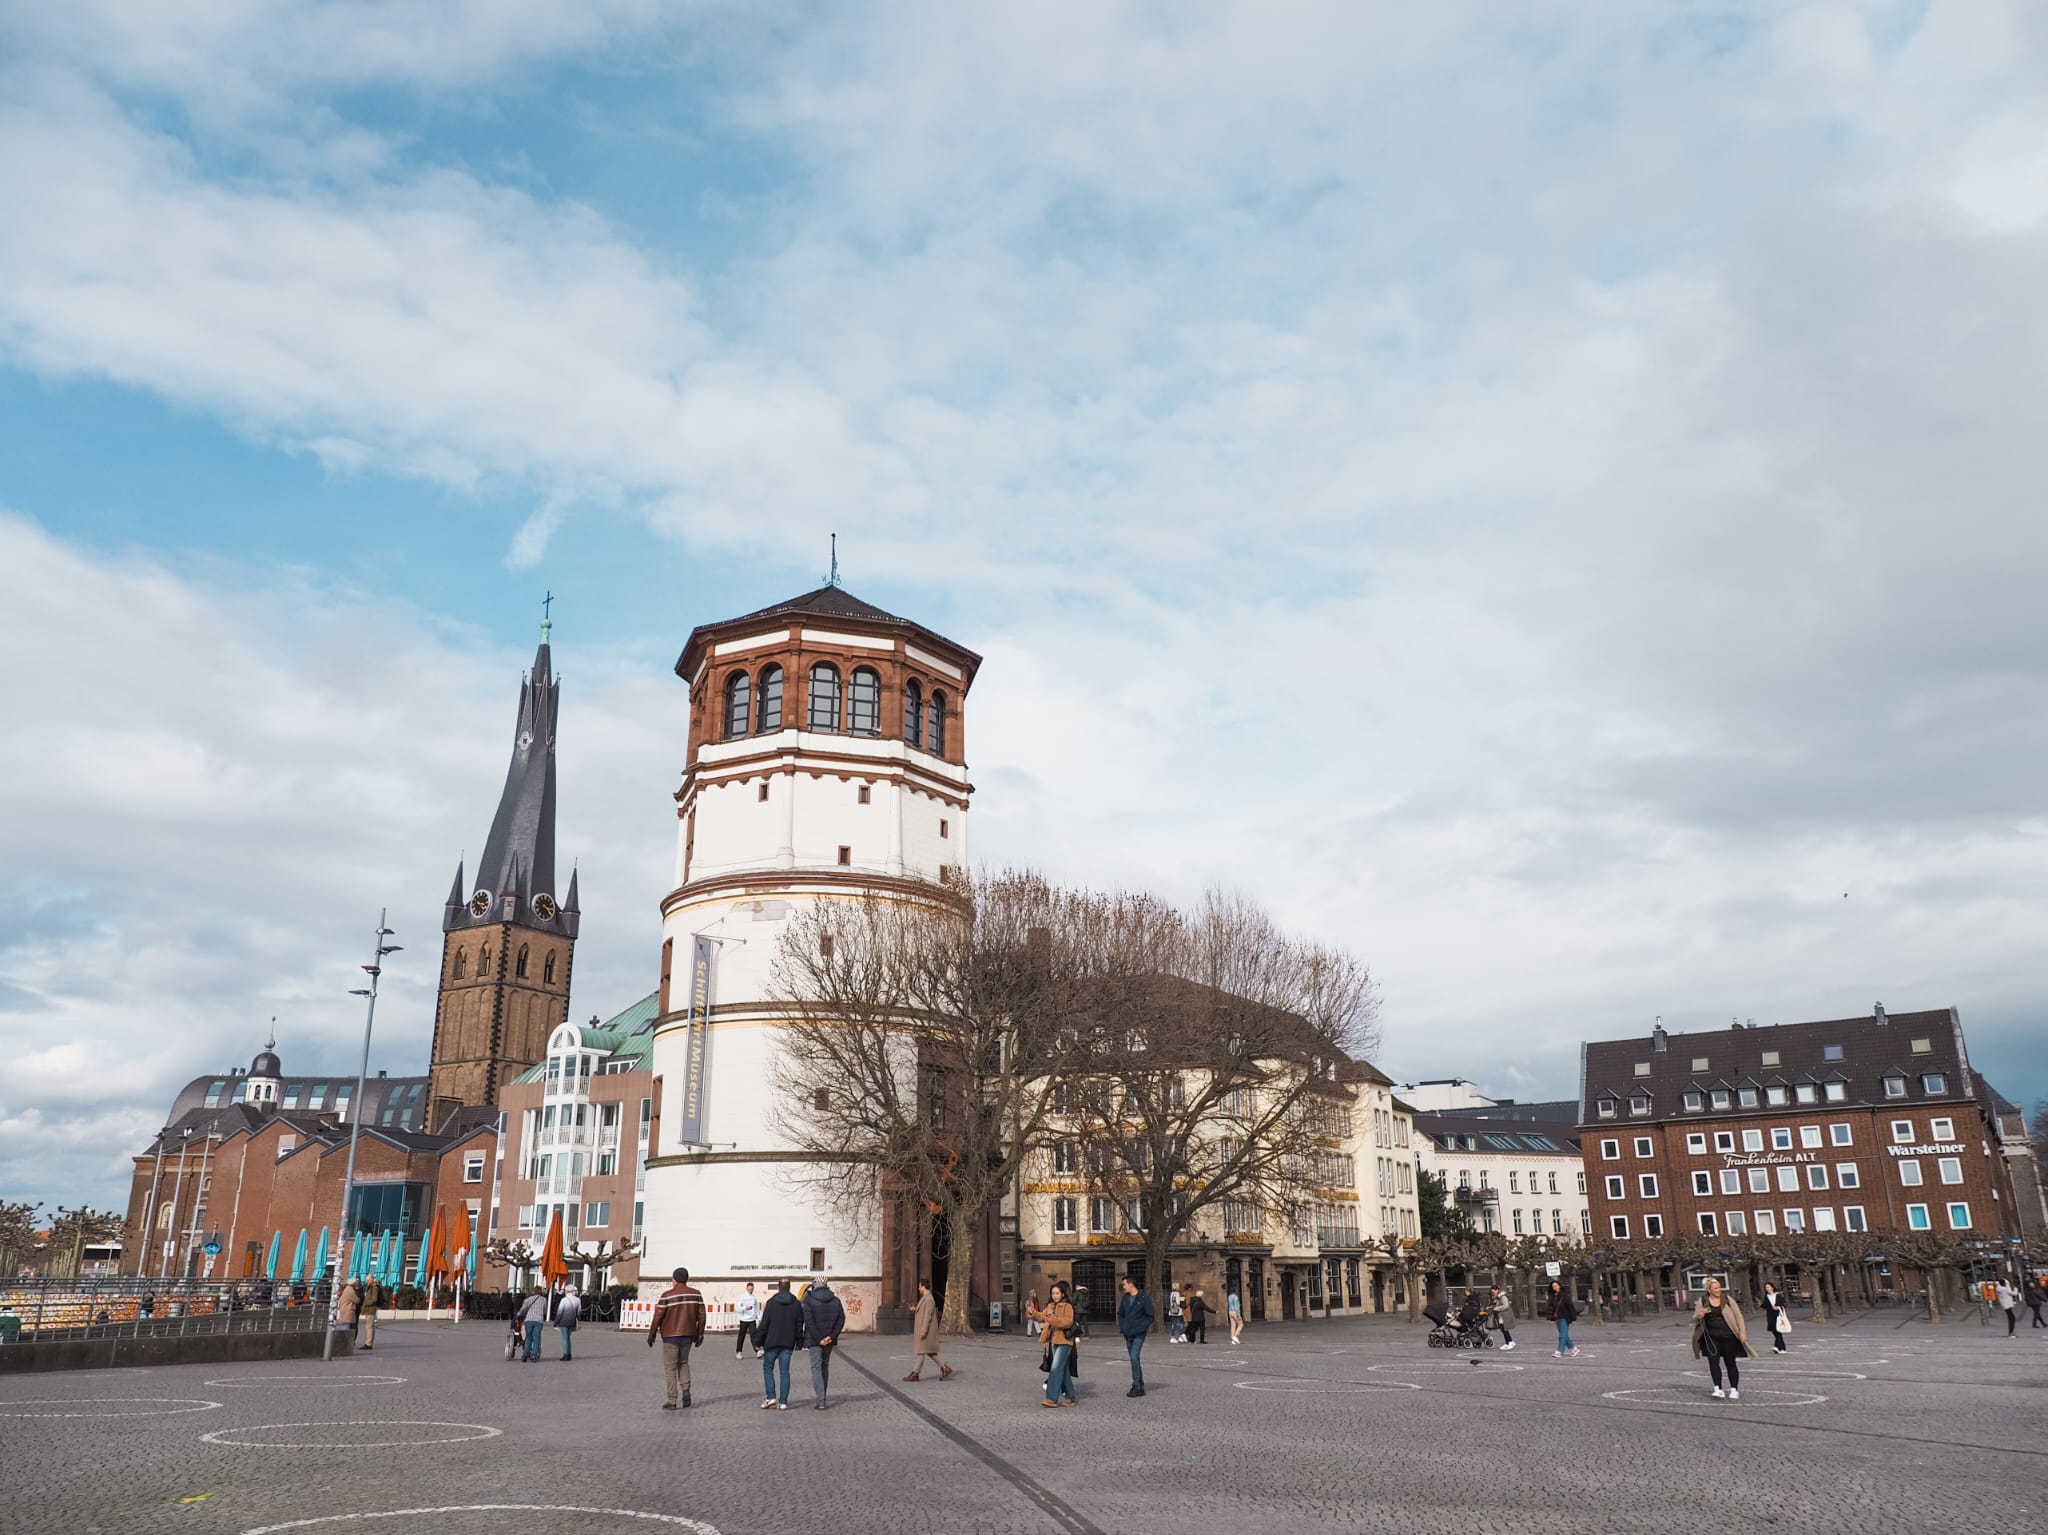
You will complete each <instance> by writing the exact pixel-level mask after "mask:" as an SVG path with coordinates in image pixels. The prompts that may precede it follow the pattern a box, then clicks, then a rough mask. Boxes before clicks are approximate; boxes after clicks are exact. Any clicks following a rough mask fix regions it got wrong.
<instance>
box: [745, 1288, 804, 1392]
mask: <svg viewBox="0 0 2048 1535" xmlns="http://www.w3.org/2000/svg"><path fill="white" fill-rule="evenodd" d="M755 1337H756V1339H757V1340H758V1341H759V1343H760V1346H761V1410H762V1411H764V1412H765V1411H767V1410H768V1409H769V1408H771V1407H772V1408H774V1409H776V1410H777V1411H778V1412H787V1411H789V1356H790V1355H791V1354H793V1353H795V1352H796V1351H797V1350H798V1349H800V1348H802V1347H803V1346H804V1308H803V1303H802V1302H801V1301H799V1300H798V1299H797V1298H796V1297H795V1296H794V1295H791V1294H790V1293H789V1281H788V1280H787V1279H783V1280H778V1281H777V1282H776V1285H775V1293H774V1294H773V1295H771V1296H769V1297H768V1301H767V1304H766V1305H764V1306H762V1307H761V1326H760V1329H759V1331H758V1332H756V1333H755ZM778 1375H779V1377H780V1381H781V1384H780V1385H779V1386H778V1385H777V1383H776V1382H777V1378H778Z"/></svg>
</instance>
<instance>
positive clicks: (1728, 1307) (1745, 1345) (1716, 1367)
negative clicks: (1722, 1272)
mask: <svg viewBox="0 0 2048 1535" xmlns="http://www.w3.org/2000/svg"><path fill="white" fill-rule="evenodd" d="M1692 1355H1693V1358H1695V1359H1702V1358H1703V1359H1705V1360H1706V1361H1707V1371H1708V1373H1709V1374H1711V1375H1712V1376H1713V1377H1714V1395H1716V1396H1725V1397H1727V1398H1728V1400H1729V1401H1731V1402H1738V1401H1740V1400H1741V1399H1742V1391H1741V1389H1740V1388H1741V1386H1742V1371H1741V1369H1740V1368H1739V1367H1738V1366H1737V1365H1736V1363H1735V1361H1736V1360H1738V1359H1747V1358H1748V1357H1749V1329H1748V1328H1747V1327H1745V1326H1744V1325H1743V1321H1742V1308H1741V1307H1740V1306H1738V1305H1736V1304H1735V1297H1734V1296H1732V1295H1730V1294H1729V1293H1728V1292H1727V1291H1726V1290H1725V1289H1723V1288H1722V1286H1721V1281H1720V1280H1718V1279H1709V1280H1708V1281H1707V1293H1706V1294H1705V1295H1703V1296H1701V1297H1700V1303H1699V1304H1698V1305H1697V1306H1695V1307H1693V1308H1692ZM1723 1365H1726V1366H1727V1367H1728V1389H1727V1390H1726V1391H1723V1390H1722V1389H1721V1367H1722V1366H1723Z"/></svg>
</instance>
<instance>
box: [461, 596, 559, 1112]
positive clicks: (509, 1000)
mask: <svg viewBox="0 0 2048 1535" xmlns="http://www.w3.org/2000/svg"><path fill="white" fill-rule="evenodd" d="M550 627H551V625H549V624H548V623H545V622H543V623H542V624H541V630H540V649H539V650H538V651H537V652H536V653H535V655H534V658H533V670H532V672H531V673H529V674H528V675H527V677H526V678H525V680H524V681H523V682H522V683H521V684H520V688H519V718H518V722H517V723H516V724H515V725H514V727H513V742H512V765H511V767H510V769H508V770H507V772H506V774H505V792H504V793H503V794H502V795H501V796H500V797H499V800H498V813H497V816H496V817H495V818H494V819H493V820H492V822H491V834H490V836H489V837H488V838H487V839H486V840H485V842H484V854H483V858H482V859H481V861H479V863H478V865H477V870H476V885H475V887H474V888H471V887H469V886H467V885H466V884H465V883H464V880H463V869H462V865H461V864H460V863H458V864H457V865H456V866H455V883H454V885H453V886H451V887H450V889H449V891H448V904H447V907H446V909H445V910H444V911H443V913H442V916H441V931H442V935H443V936H442V940H441V990H440V1000H439V1002H438V1003H437V1005H436V1006H435V1009H434V1053H433V1059H432V1063H431V1065H430V1066H429V1068H428V1071H429V1084H430V1085H429V1088H428V1092H429V1096H430V1097H431V1099H432V1102H433V1111H432V1113H431V1114H429V1115H428V1116H427V1121H426V1122H427V1123H428V1124H429V1125H432V1126H435V1127H437V1128H438V1127H439V1126H440V1125H442V1124H443V1123H445V1122H446V1121H447V1118H448V1116H449V1114H450V1113H451V1112H452V1111H454V1110H456V1109H459V1108H464V1107H468V1106H472V1105H486V1104H488V1105H495V1104H496V1103H497V1101H498V1089H499V1088H501V1087H503V1086H504V1085H505V1084H506V1083H507V1082H510V1081H511V1080H512V1079H513V1078H514V1077H516V1076H517V1075H518V1074H519V1073H520V1072H522V1071H524V1070H525V1069H526V1068H527V1067H529V1066H532V1065H534V1064H535V1063H536V1062H538V1061H540V1060H543V1059H544V1058H545V1057H546V1055H547V1042H548V1035H549V1033H550V1032H551V1031H552V1030H553V1029H554V1028H555V1026H556V1025H558V1024H560V1023H563V1022H565V1021H566V1020H567V1019H568V1016H569V969H570V964H571V960H572V957H573V955H574V953H575V948H576V928H577V922H578V918H579V915H580V913H579V912H578V909H577V900H576V875H575V872H574V871H573V870H572V871H571V872H570V875H569V889H568V891H567V893H566V894H563V895H558V894H557V893H556V885H555V720H556V711H557V709H558V707H559V704H560V691H561V683H560V682H558V681H557V680H556V679H555V676H554V673H553V669H552V665H551V662H550V658H549V655H548V631H549V629H550Z"/></svg>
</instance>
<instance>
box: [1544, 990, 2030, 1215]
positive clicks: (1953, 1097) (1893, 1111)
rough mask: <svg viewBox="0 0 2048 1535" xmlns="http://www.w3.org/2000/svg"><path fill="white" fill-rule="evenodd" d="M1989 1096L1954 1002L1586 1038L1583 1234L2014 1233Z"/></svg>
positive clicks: (2001, 1134)
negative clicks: (1924, 1008)
mask: <svg viewBox="0 0 2048 1535" xmlns="http://www.w3.org/2000/svg"><path fill="white" fill-rule="evenodd" d="M1995 1101H1996V1095H1995V1093H1993V1092H1992V1090H1991V1089H1990V1087H1989V1086H1988V1084H1986V1083H1984V1082H1983V1080H1982V1079H1981V1078H1979V1077H1978V1076H1977V1075H1976V1073H1975V1072H1974V1071H1973V1070H1972V1069H1971V1067H1970V1062H1969V1054H1968V1051H1967V1049H1966V1047H1965V1045H1964V1041H1963V1028H1962V1021H1961V1019H1960V1018H1959V1017H1958V1016H1957V1014H1956V1012H1955V1010H1954V1009H1953V1008H1942V1009H1936V1010H1933V1011H1928V1012H1917V1013H1900V1014H1887V1013H1886V1012H1885V1010H1884V1008H1883V1007H1882V1006H1879V1007H1878V1008H1877V1009H1876V1010H1875V1011H1874V1012H1872V1013H1871V1014H1869V1015H1867V1016H1865V1017H1860V1018H1838V1019H1829V1020H1825V1021H1820V1022H1813V1023H1791V1024H1776V1025H1772V1026H1769V1027H1745V1026H1744V1025H1741V1024H1736V1025H1734V1026H1733V1027H1730V1028H1727V1029H1716V1030H1711V1031H1708V1032H1704V1033H1693V1034H1668V1033H1666V1032H1665V1030H1664V1029H1663V1027H1662V1026H1661V1025H1660V1026H1658V1027H1657V1028H1656V1029H1655V1030H1654V1031H1653V1032H1652V1033H1651V1034H1650V1035H1649V1036H1648V1037H1647V1038H1639V1039H1620V1040H1601V1041H1597V1042H1593V1043H1588V1044H1587V1045H1585V1046H1584V1047H1583V1055H1582V1067H1581V1077H1580V1098H1579V1122H1580V1137H1581V1142H1582V1145H1583V1148H1584V1155H1585V1167H1586V1173H1587V1191H1586V1197H1587V1207H1588V1211H1589V1213H1590V1216H1591V1225H1592V1235H1591V1240H1593V1241H1595V1242H1598V1241H1601V1240H1603V1239H1605V1240H1628V1239H1631V1238H1642V1237H1650V1238H1655V1237H1660V1236H1666V1235H1677V1234H1679V1233H1703V1234H1707V1235H1729V1236H1775V1235H1779V1234H1786V1233H1791V1234H1796V1233H1803V1232H1815V1233H1819V1232H1830V1231H1838V1232H1843V1233H1859V1232H1870V1233H1880V1234H1882V1233H1887V1232H1901V1231H1922V1232H1937V1233H1943V1234H1954V1235H1957V1236H1960V1237H1963V1238H1966V1239H1977V1240H1980V1241H1982V1242H1984V1243H1986V1244H1987V1247H1988V1244H1990V1243H1993V1242H1996V1243H1998V1244H1999V1245H2000V1246H2001V1247H2003V1246H2004V1245H2005V1244H2006V1242H2007V1239H2008V1238H2012V1237H2017V1236H2019V1235H2020V1212H2019V1209H2018V1206H2017V1203H2016V1201H2015V1198H2014V1192H2013V1184H2012V1178H2011V1175H2010V1172H2009V1170H2008V1162H2007V1158H2006V1156H2005V1153H2004V1140H2005V1137H2006V1134H2007V1130H2006V1128H2005V1126H2004V1124H2003V1123H2002V1122H2001V1120H2000V1118H1999V1116H1998V1115H1997V1114H1996V1113H1994V1112H1993V1110H1992V1107H1991V1105H1992V1104H1993V1103H1994V1102H1995Z"/></svg>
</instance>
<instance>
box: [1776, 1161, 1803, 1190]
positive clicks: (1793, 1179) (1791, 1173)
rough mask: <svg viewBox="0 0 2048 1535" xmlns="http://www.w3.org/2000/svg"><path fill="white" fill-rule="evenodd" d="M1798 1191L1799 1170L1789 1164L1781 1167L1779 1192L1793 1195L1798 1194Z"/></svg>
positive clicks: (1779, 1171) (1779, 1170)
mask: <svg viewBox="0 0 2048 1535" xmlns="http://www.w3.org/2000/svg"><path fill="white" fill-rule="evenodd" d="M1798 1189H1799V1169H1798V1168H1797V1167H1793V1166H1790V1165H1789V1164H1788V1165H1787V1166H1784V1167H1780V1168H1779V1169H1778V1192H1779V1193H1781V1194H1792V1193H1797V1192H1798Z"/></svg>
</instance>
